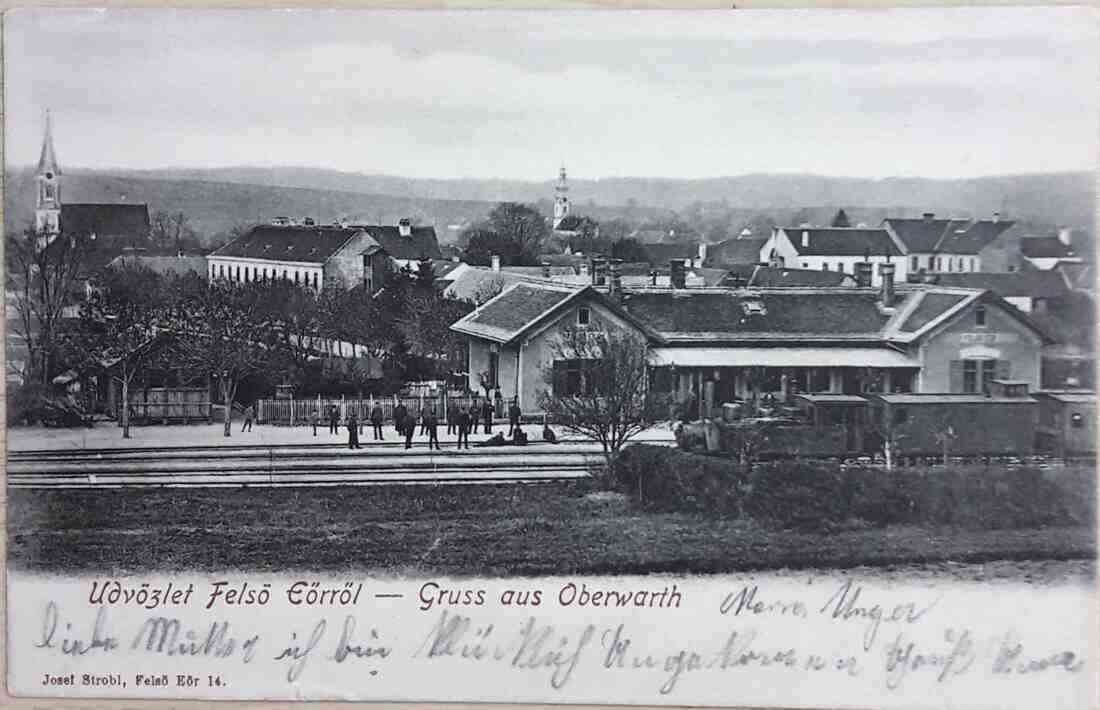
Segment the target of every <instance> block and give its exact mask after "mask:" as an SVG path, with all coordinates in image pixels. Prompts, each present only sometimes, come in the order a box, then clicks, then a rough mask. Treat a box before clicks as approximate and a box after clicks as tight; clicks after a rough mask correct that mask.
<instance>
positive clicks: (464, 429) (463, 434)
mask: <svg viewBox="0 0 1100 710" xmlns="http://www.w3.org/2000/svg"><path fill="white" fill-rule="evenodd" d="M456 419H457V420H458V421H457V422H456V424H457V426H458V448H460V449H461V448H462V445H463V444H466V448H467V449H468V448H470V414H469V412H467V411H466V408H465V407H463V408H462V411H460V412H459V413H458V417H456Z"/></svg>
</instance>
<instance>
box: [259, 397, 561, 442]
mask: <svg viewBox="0 0 1100 710" xmlns="http://www.w3.org/2000/svg"><path fill="white" fill-rule="evenodd" d="M495 412H496V407H495V406H493V404H492V402H490V401H489V400H488V399H486V400H485V401H484V402H482V403H481V405H480V406H479V405H478V403H477V401H476V400H475V401H474V402H473V404H471V405H470V406H469V407H465V406H463V407H458V408H450V409H449V410H448V411H447V422H446V423H447V434H448V435H450V434H457V435H458V445H457V448H459V449H463V448H465V449H468V448H470V434H471V433H472V432H476V431H477V428H478V425H479V424H480V425H482V426H483V427H484V432H485V433H486V434H492V433H493V414H494V413H495ZM325 414H326V419H327V421H328V431H329V434H339V433H340V418H341V417H340V408H339V407H338V406H336V405H335V404H333V405H330V406H329V407H328V409H327V410H326V412H325ZM520 417H521V411H520V408H519V403H518V402H516V401H515V400H513V401H512V403H511V404H510V405H509V406H508V435H507V437H505V436H504V435H502V434H501V433H499V432H498V433H497V434H496V436H491V437H490V438H489V439H488V440H487V441H485V442H481V443H479V444H477V446H497V445H502V444H509V443H510V444H519V445H523V444H526V443H527V441H528V439H527V434H526V433H524V431H523V427H522V426H521V424H520ZM368 418H369V420H370V424H371V429H372V430H373V434H374V441H383V440H384V436H383V424H384V422H385V418H386V417H385V413H384V412H383V410H382V405H381V404H378V403H376V404H375V405H374V407H372V408H371V411H370V415H369V417H368ZM320 421H321V419H320V414H319V413H318V412H317V410H314V411H313V413H312V414H311V415H310V423H311V425H312V426H313V435H314V436H317V428H318V426H319V425H320ZM393 425H394V429H395V430H396V432H397V435H398V437H399V440H400V438H403V439H404V440H405V448H406V449H411V448H412V442H413V437H414V436H415V435H416V429H417V426H418V425H419V427H420V435H421V436H426V437H427V438H428V448H429V449H440V448H441V447H440V446H439V426H440V421H439V415H437V414H436V412H435V408H434V407H423V408H422V409H421V410H420V412H419V414H413V413H411V412H410V411H409V409H408V407H406V406H405V405H404V403H398V405H397V406H396V407H394V409H393ZM249 426H251V422H249ZM344 426H345V428H346V429H347V433H348V448H349V449H359V448H362V447H361V446H360V444H359V433H360V430H361V429H362V426H363V425H362V424H361V423H360V421H359V417H358V414H357V413H356V412H355V410H354V408H352V409H351V410H350V411H349V412H348V416H347V419H346V420H345V422H344ZM543 440H544V441H549V442H552V443H557V439H556V437H555V436H554V433H553V431H551V430H550V428H549V427H544V428H543Z"/></svg>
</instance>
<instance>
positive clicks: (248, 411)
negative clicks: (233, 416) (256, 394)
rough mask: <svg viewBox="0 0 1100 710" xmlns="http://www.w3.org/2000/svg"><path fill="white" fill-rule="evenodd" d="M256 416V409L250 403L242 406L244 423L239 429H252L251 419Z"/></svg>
mask: <svg viewBox="0 0 1100 710" xmlns="http://www.w3.org/2000/svg"><path fill="white" fill-rule="evenodd" d="M255 418H256V409H255V407H253V406H252V405H251V404H250V405H248V406H247V407H245V408H244V424H242V425H241V431H252V420H253V419H255Z"/></svg>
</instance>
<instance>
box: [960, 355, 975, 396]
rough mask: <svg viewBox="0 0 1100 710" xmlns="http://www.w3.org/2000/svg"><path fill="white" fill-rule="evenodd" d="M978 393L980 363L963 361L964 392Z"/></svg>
mask: <svg viewBox="0 0 1100 710" xmlns="http://www.w3.org/2000/svg"><path fill="white" fill-rule="evenodd" d="M977 391H978V361H977V360H963V392H977Z"/></svg>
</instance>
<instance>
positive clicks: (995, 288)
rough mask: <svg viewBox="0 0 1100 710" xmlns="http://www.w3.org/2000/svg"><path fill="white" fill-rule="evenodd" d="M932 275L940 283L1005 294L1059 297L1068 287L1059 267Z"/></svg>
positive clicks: (1010, 295) (1003, 295)
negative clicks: (1006, 271) (1045, 269)
mask: <svg viewBox="0 0 1100 710" xmlns="http://www.w3.org/2000/svg"><path fill="white" fill-rule="evenodd" d="M933 278H934V279H935V283H937V284H939V285H940V286H948V287H952V288H976V289H981V290H989V291H992V292H993V293H995V294H997V295H998V296H1001V297H1002V298H1011V297H1027V298H1057V297H1058V296H1062V295H1065V293H1066V291H1067V286H1066V282H1065V279H1064V278H1062V275H1061V274H1059V273H1058V272H1056V271H1018V272H1013V273H984V272H971V273H961V274H959V273H948V274H936V275H935V276H934V277H933Z"/></svg>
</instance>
